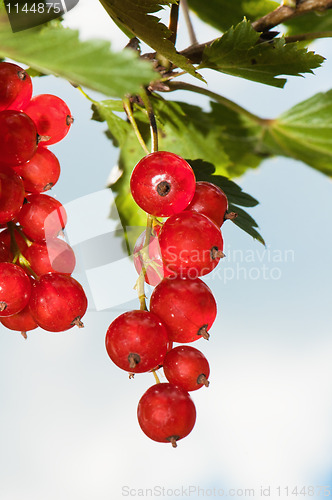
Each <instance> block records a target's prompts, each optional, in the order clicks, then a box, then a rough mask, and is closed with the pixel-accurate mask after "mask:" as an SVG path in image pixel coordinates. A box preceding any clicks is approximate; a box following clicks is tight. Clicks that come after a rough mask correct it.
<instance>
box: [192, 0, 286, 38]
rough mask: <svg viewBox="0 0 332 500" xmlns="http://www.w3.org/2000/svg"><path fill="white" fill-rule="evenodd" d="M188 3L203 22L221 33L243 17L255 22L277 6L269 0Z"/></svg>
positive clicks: (217, 0)
mask: <svg viewBox="0 0 332 500" xmlns="http://www.w3.org/2000/svg"><path fill="white" fill-rule="evenodd" d="M188 3H189V6H190V8H192V9H193V10H194V11H195V12H196V14H197V15H198V16H199V17H200V18H201V19H202V20H203V21H205V22H206V23H208V24H210V25H211V26H213V27H214V28H216V29H218V30H220V31H222V32H223V31H227V30H228V29H229V27H230V26H232V25H234V24H237V23H239V22H240V21H242V19H243V18H244V17H246V18H247V19H249V20H250V21H255V20H256V19H259V18H260V17H262V16H265V14H267V13H268V12H270V11H272V10H274V9H275V8H276V7H278V6H279V3H278V2H273V1H271V0H235V1H230V0H209V1H208V2H202V0H188Z"/></svg>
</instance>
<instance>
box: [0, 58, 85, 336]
mask: <svg viewBox="0 0 332 500" xmlns="http://www.w3.org/2000/svg"><path fill="white" fill-rule="evenodd" d="M72 122H73V118H72V117H71V114H70V111H69V109H68V107H67V105H66V104H65V103H64V102H63V101H62V99H60V98H59V97H56V96H54V95H49V94H42V95H37V96H35V97H33V98H32V82H31V78H30V76H29V75H28V73H27V72H26V71H24V70H23V69H22V68H20V67H19V66H17V65H16V64H11V63H7V62H2V63H0V227H1V228H2V230H1V232H0V321H1V323H2V324H3V325H4V326H5V327H7V328H9V329H11V330H16V331H21V332H22V333H23V334H24V336H26V332H27V331H30V330H33V329H35V328H37V326H40V327H42V328H43V329H44V330H48V331H52V332H59V331H63V330H68V329H69V328H71V327H72V326H74V325H78V326H83V324H82V322H81V317H82V316H83V315H84V313H85V311H86V308H87V299H86V296H85V293H84V291H83V288H82V287H81V285H80V284H79V283H78V282H77V281H76V280H75V279H74V278H72V277H71V273H72V272H73V270H74V267H75V255H74V252H73V250H72V248H71V247H70V246H69V245H68V244H67V243H66V242H65V241H64V240H62V239H60V238H58V237H57V236H58V235H59V233H61V231H62V230H63V229H64V227H65V225H66V222H67V216H66V212H65V209H64V207H63V206H62V205H61V203H60V202H59V201H57V200H56V199H55V198H52V197H51V196H48V195H46V194H43V193H44V191H47V190H49V189H50V188H51V187H52V186H53V185H54V184H55V183H56V182H57V180H58V178H59V175H60V165H59V161H58V159H57V158H56V156H55V155H54V154H53V153H52V152H51V151H49V150H48V149H47V147H46V146H48V145H51V144H54V143H56V142H59V141H60V140H61V139H63V138H64V137H65V135H66V134H67V132H68V131H69V128H70V125H71V123H72Z"/></svg>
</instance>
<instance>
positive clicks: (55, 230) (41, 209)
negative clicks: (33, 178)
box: [18, 194, 67, 241]
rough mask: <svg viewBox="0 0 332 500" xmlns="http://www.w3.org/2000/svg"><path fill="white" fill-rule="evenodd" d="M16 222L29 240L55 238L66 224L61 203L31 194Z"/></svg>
mask: <svg viewBox="0 0 332 500" xmlns="http://www.w3.org/2000/svg"><path fill="white" fill-rule="evenodd" d="M18 222H19V223H20V225H21V226H22V228H23V230H24V232H25V234H26V235H27V236H28V238H30V239H31V240H35V241H45V240H48V239H51V238H56V236H57V235H58V234H59V232H60V231H61V230H62V229H64V227H65V226H66V223H67V215H66V211H65V209H64V208H63V206H62V205H61V203H60V202H59V201H58V200H56V199H55V198H52V197H51V196H48V195H46V194H31V195H29V196H27V203H25V204H24V205H23V208H22V210H21V212H20V214H19V216H18Z"/></svg>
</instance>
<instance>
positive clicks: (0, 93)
mask: <svg viewBox="0 0 332 500" xmlns="http://www.w3.org/2000/svg"><path fill="white" fill-rule="evenodd" d="M31 96H32V82H31V78H30V76H29V75H28V73H27V72H26V71H24V69H22V68H21V67H20V66H17V65H16V64H12V63H7V62H2V63H0V111H3V110H4V109H15V110H20V109H23V108H24V106H26V105H27V104H28V103H29V101H30V99H31Z"/></svg>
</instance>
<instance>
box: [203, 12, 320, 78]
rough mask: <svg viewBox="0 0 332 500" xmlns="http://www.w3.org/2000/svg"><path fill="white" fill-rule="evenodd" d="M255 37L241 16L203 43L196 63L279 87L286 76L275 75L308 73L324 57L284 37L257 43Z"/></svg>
mask: <svg viewBox="0 0 332 500" xmlns="http://www.w3.org/2000/svg"><path fill="white" fill-rule="evenodd" d="M258 40H259V33H257V32H256V31H255V30H254V29H253V28H252V26H251V24H250V23H249V22H248V21H247V20H243V21H242V22H241V23H239V24H238V25H237V26H236V27H235V28H231V29H230V30H229V31H227V32H226V33H225V34H224V35H223V36H222V37H221V38H219V39H217V40H216V41H215V42H214V43H213V44H212V45H211V46H208V47H206V49H205V50H204V53H203V61H202V63H201V65H200V67H201V68H202V67H205V68H212V69H215V70H217V71H221V72H222V73H227V74H230V75H234V76H239V77H242V78H246V79H248V80H252V81H254V82H259V83H264V84H266V85H273V86H275V87H283V86H284V85H285V83H286V81H287V80H286V79H285V78H276V76H278V75H294V76H302V73H312V69H313V68H317V67H318V66H320V65H321V63H322V62H323V60H324V58H323V57H322V56H319V55H316V54H315V53H314V52H308V51H307V49H306V48H301V47H299V45H298V44H297V43H288V44H286V43H285V40H284V38H274V39H272V40H270V41H268V42H262V43H258Z"/></svg>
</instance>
